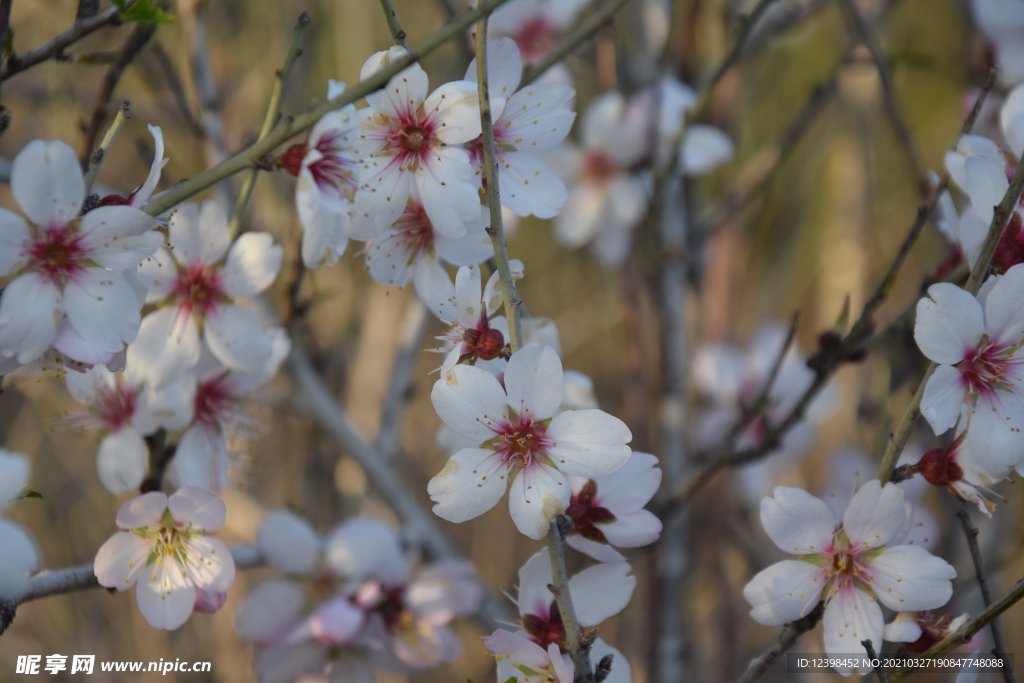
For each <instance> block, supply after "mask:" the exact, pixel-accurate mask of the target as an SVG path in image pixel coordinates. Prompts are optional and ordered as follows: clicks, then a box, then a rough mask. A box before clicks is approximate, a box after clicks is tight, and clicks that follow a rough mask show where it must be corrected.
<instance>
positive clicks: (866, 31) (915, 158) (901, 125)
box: [839, 0, 931, 197]
mask: <svg viewBox="0 0 1024 683" xmlns="http://www.w3.org/2000/svg"><path fill="white" fill-rule="evenodd" d="M839 6H840V7H841V8H842V10H843V17H844V18H845V19H846V23H847V25H848V28H849V31H850V33H855V34H857V36H858V38H859V39H860V41H861V42H862V43H863V44H864V46H865V47H866V48H867V49H868V53H870V55H871V61H872V62H873V63H874V65H875V70H876V71H877V72H878V80H879V83H880V84H881V87H882V104H883V106H884V107H885V113H886V116H887V117H888V119H889V122H890V124H891V125H892V127H893V132H894V133H895V134H896V140H897V142H898V143H899V146H900V149H901V150H902V151H903V155H904V156H905V157H906V158H907V165H908V166H910V170H911V171H912V172H913V174H914V181H915V182H916V184H917V192H918V194H919V195H921V197H927V196H928V194H929V192H930V190H931V182H930V181H929V180H928V170H927V166H925V164H924V162H923V161H922V160H921V154H920V152H919V151H918V149H917V144H916V143H915V142H914V136H913V135H912V134H911V132H910V126H909V125H908V124H907V118H906V116H904V114H903V109H902V108H901V107H900V104H899V101H898V100H897V99H896V86H895V85H894V83H893V79H892V70H891V69H890V68H889V61H888V60H887V59H886V57H885V54H884V53H883V52H882V46H881V45H879V43H878V37H877V36H876V35H875V32H874V31H873V30H872V29H871V27H870V26H868V23H867V21H866V20H865V19H864V16H863V15H862V14H861V13H860V10H858V9H857V6H856V4H855V3H854V2H853V0H839Z"/></svg>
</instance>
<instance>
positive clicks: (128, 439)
mask: <svg viewBox="0 0 1024 683" xmlns="http://www.w3.org/2000/svg"><path fill="white" fill-rule="evenodd" d="M133 370H134V368H131V367H130V368H127V369H126V370H125V371H124V372H122V373H113V372H110V370H108V369H107V368H105V367H103V366H101V365H98V366H96V367H93V368H91V369H90V370H88V371H87V372H84V373H78V372H71V373H66V374H65V376H64V380H65V382H66V383H67V387H68V390H69V391H70V392H71V395H72V396H74V397H75V399H77V400H78V401H80V402H82V403H85V404H86V405H88V406H89V414H88V415H83V416H69V418H68V419H67V420H65V423H66V424H72V425H77V426H80V427H85V428H92V429H97V430H101V431H103V432H104V436H103V439H102V440H101V441H100V445H99V450H98V451H97V453H96V471H97V472H98V474H99V478H100V482H101V483H102V484H103V486H104V487H106V489H107V490H108V491H110V492H111V493H113V494H115V495H117V494H120V493H124V492H126V491H131V490H132V489H137V488H138V487H139V485H140V484H142V480H143V478H144V477H145V476H146V469H147V467H148V461H149V448H148V446H147V445H146V442H145V439H144V438H143V437H145V436H148V435H150V434H153V433H154V432H156V430H157V429H159V428H160V427H164V428H167V429H171V430H176V429H180V428H182V427H184V426H185V424H187V423H188V421H189V418H190V415H191V412H190V411H189V410H188V403H189V401H190V400H191V391H192V385H191V383H190V382H187V381H176V382H171V383H168V384H167V385H166V386H164V387H163V388H162V389H161V390H160V391H159V392H154V391H152V390H150V389H148V388H147V387H146V385H145V382H144V380H143V378H142V377H140V376H139V375H138V373H136V372H133Z"/></svg>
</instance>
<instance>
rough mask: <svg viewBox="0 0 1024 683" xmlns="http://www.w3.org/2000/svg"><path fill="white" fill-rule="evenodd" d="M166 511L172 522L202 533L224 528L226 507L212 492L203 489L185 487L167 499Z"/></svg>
mask: <svg viewBox="0 0 1024 683" xmlns="http://www.w3.org/2000/svg"><path fill="white" fill-rule="evenodd" d="M167 509H168V510H170V511H171V515H172V516H173V517H174V521H175V522H177V523H179V524H183V525H188V526H191V527H192V528H194V529H200V530H202V531H216V530H217V529H219V528H221V527H222V526H224V520H225V518H226V517H227V512H228V510H227V506H225V505H224V501H223V500H221V498H220V496H218V495H217V494H216V493H214V492H213V491H210V490H208V489H206V488H205V487H191V486H186V487H183V488H180V489H178V490H177V491H176V492H175V493H174V495H172V496H171V497H170V498H168V499H167Z"/></svg>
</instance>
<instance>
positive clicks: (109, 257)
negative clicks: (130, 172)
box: [81, 206, 163, 270]
mask: <svg viewBox="0 0 1024 683" xmlns="http://www.w3.org/2000/svg"><path fill="white" fill-rule="evenodd" d="M157 225H158V222H157V220H156V219H155V218H153V217H152V216H150V215H149V214H147V213H146V212H145V211H140V210H139V209H136V208H134V207H131V206H101V207H99V208H96V209H93V210H92V211H90V212H89V213H87V214H85V215H84V216H82V222H81V231H82V246H83V247H85V248H87V249H88V250H89V251H90V253H89V256H90V257H91V258H92V259H93V260H94V261H96V262H97V263H99V264H100V265H101V266H104V267H105V268H113V269H115V270H124V269H127V268H134V267H135V266H137V265H138V264H139V262H140V261H141V260H142V259H144V258H146V257H147V256H149V255H150V254H152V253H153V251H154V250H155V249H156V248H157V246H159V245H160V244H162V243H163V237H162V236H161V235H160V234H159V233H155V232H152V230H153V228H155V227H157ZM139 238H141V239H139ZM147 248H148V249H149V251H146V249H147Z"/></svg>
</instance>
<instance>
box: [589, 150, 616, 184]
mask: <svg viewBox="0 0 1024 683" xmlns="http://www.w3.org/2000/svg"><path fill="white" fill-rule="evenodd" d="M616 171H618V167H617V166H616V165H615V162H613V161H612V160H611V159H610V158H609V157H608V155H607V154H605V153H604V152H601V151H598V150H590V151H588V152H587V153H586V156H584V157H583V170H582V175H583V179H584V180H589V181H590V182H592V183H597V184H599V185H603V184H604V183H607V182H608V181H609V180H611V179H612V176H614V175H615V173H616Z"/></svg>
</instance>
